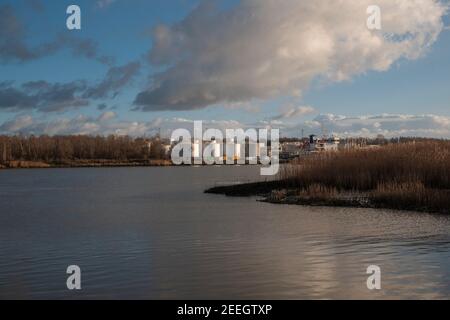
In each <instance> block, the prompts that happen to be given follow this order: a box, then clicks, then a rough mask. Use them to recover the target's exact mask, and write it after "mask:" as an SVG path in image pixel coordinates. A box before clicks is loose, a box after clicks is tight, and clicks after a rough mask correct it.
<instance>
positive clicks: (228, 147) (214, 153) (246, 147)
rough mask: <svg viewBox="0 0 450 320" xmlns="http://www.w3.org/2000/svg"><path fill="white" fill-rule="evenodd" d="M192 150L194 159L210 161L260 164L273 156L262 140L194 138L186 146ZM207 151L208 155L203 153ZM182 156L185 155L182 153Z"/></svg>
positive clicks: (170, 149)
mask: <svg viewBox="0 0 450 320" xmlns="http://www.w3.org/2000/svg"><path fill="white" fill-rule="evenodd" d="M174 144H175V143H174V142H172V143H171V145H169V146H168V147H169V148H168V150H169V152H171V151H172V148H173V147H174ZM184 147H185V149H186V150H187V149H189V148H190V150H191V157H192V159H194V160H195V159H203V160H205V161H208V162H218V163H222V162H223V163H231V162H233V163H236V162H244V161H245V163H249V164H258V163H260V162H261V161H262V160H266V159H267V158H270V157H271V156H272V152H271V148H270V145H269V146H268V145H267V144H266V143H262V142H249V141H246V142H245V143H244V144H241V143H226V142H222V141H217V140H213V141H199V140H193V141H191V144H190V145H189V144H187V145H185V146H184ZM204 152H206V156H205V155H204V154H203V153H204ZM181 156H183V155H182V154H181Z"/></svg>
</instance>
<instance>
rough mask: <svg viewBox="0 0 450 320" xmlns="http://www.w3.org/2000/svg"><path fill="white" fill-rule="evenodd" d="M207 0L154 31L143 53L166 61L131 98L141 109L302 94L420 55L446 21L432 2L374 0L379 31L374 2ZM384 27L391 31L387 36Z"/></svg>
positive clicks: (441, 9)
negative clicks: (225, 2)
mask: <svg viewBox="0 0 450 320" xmlns="http://www.w3.org/2000/svg"><path fill="white" fill-rule="evenodd" d="M217 2H218V1H215V0H204V1H202V2H201V4H200V5H199V6H198V7H197V8H196V9H195V10H194V11H193V12H192V13H191V14H190V15H189V16H188V17H187V18H185V19H184V20H183V21H181V22H180V23H177V24H175V25H172V26H168V25H160V26H158V27H157V28H155V30H154V39H153V48H152V51H151V52H150V55H149V57H150V60H151V62H152V63H153V64H155V65H160V66H169V67H167V69H166V70H165V71H163V72H161V73H160V74H157V75H156V76H155V77H154V78H153V82H152V84H151V86H150V88H148V89H147V90H145V91H143V92H141V93H140V94H139V95H138V96H137V98H136V101H135V103H136V104H137V106H138V107H139V108H141V109H142V110H145V111H153V110H164V109H171V110H190V109H198V108H203V107H206V106H209V105H214V104H218V103H235V102H246V101H252V100H254V99H268V98H273V97H277V96H282V95H290V96H300V95H301V94H302V92H303V91H305V90H306V89H307V88H308V86H309V85H310V83H311V81H312V80H313V79H315V78H317V77H319V78H323V79H326V80H328V81H344V80H348V79H351V78H352V77H353V76H355V75H359V74H363V73H365V72H367V71H370V70H375V71H386V70H388V69H389V68H390V67H391V66H392V64H393V63H394V62H396V61H399V60H400V59H401V58H406V59H417V58H419V57H421V56H422V55H423V54H425V53H426V52H427V50H428V49H429V47H430V46H431V45H432V44H433V43H434V42H435V41H436V39H437V37H438V35H439V34H440V33H441V31H442V30H443V28H444V25H443V22H442V18H443V16H444V15H445V14H446V7H445V6H444V4H443V3H442V2H440V1H438V0H378V1H377V5H379V6H380V7H381V9H382V26H383V30H382V31H381V32H378V31H370V30H368V28H367V27H366V20H367V18H368V16H367V13H366V9H367V7H368V6H369V5H372V4H373V1H372V0H358V1H329V0H316V1H310V0H264V1H261V0H242V1H240V2H239V4H237V5H236V6H235V7H233V8H228V9H220V6H219V5H218V4H217ZM386 35H389V36H386Z"/></svg>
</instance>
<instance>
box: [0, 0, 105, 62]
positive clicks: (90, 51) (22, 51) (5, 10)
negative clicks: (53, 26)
mask: <svg viewBox="0 0 450 320" xmlns="http://www.w3.org/2000/svg"><path fill="white" fill-rule="evenodd" d="M37 3H39V2H37ZM0 17H1V18H0V63H8V62H27V61H32V60H36V59H39V58H41V57H44V56H47V55H51V54H54V53H56V52H58V51H60V50H63V49H69V50H71V52H72V54H73V55H75V56H81V57H85V58H88V59H93V60H97V61H98V62H100V63H103V64H106V65H112V64H113V62H114V59H113V58H112V57H110V56H105V55H100V54H99V53H98V52H97V51H98V50H97V43H96V42H95V41H93V40H90V39H81V38H77V37H74V36H72V35H68V34H60V35H58V36H56V37H55V38H54V39H53V40H52V41H49V42H46V43H42V44H40V45H37V46H34V47H31V46H29V45H28V44H27V42H26V37H27V32H26V31H27V30H26V29H25V27H24V25H23V23H22V21H20V19H19V18H18V17H17V15H16V12H15V11H14V9H13V7H12V6H10V5H8V4H4V5H0Z"/></svg>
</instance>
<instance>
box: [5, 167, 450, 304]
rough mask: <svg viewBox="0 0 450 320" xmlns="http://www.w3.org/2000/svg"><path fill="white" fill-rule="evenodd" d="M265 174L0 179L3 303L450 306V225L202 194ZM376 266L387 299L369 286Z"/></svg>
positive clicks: (10, 175) (433, 218) (431, 218)
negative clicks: (74, 281) (71, 280)
mask: <svg viewBox="0 0 450 320" xmlns="http://www.w3.org/2000/svg"><path fill="white" fill-rule="evenodd" d="M259 178H260V176H259V169H258V168H257V167H249V166H242V167H226V166H224V167H201V168H195V167H179V168H178V167H176V168H173V167H170V168H110V169H106V168H105V169H48V170H16V171H0V299H1V298H3V299H9V298H22V299H25V298H30V299H48V298H57V299H79V298H87V299H99V298H103V299H134V298H135V299H353V298H359V299H386V298H387V299H401V298H420V299H431V298H437V299H449V298H450V217H449V216H442V215H431V214H423V213H413V212H395V211H388V210H367V209H346V208H318V207H316V208H311V207H302V206H285V205H273V204H266V203H261V202H258V201H256V199H253V198H227V197H224V196H218V195H207V194H204V193H203V191H204V189H205V188H207V187H212V186H215V185H218V184H223V183H225V184H226V183H235V182H239V181H240V182H247V181H250V180H254V179H259ZM69 265H78V266H80V268H81V282H82V290H80V291H69V290H67V287H66V279H67V277H68V275H67V274H66V269H67V267H68V266H69ZM369 265H377V266H379V267H380V268H381V285H382V289H381V290H375V291H371V290H368V289H367V285H366V280H367V277H368V276H369V275H367V274H366V270H367V267H368V266H369Z"/></svg>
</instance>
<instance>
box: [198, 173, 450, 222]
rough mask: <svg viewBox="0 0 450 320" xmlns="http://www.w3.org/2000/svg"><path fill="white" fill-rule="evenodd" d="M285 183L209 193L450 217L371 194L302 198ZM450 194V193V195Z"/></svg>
mask: <svg viewBox="0 0 450 320" xmlns="http://www.w3.org/2000/svg"><path fill="white" fill-rule="evenodd" d="M284 185H285V184H284V182H283V181H268V182H255V183H247V184H240V185H230V186H220V187H213V188H209V189H207V190H205V193H207V194H216V195H225V196H227V197H261V198H262V199H258V200H257V201H260V202H265V203H271V204H278V205H299V206H312V207H340V208H360V209H387V210H395V211H411V212H421V213H429V214H450V208H449V209H444V210H442V209H434V208H429V207H416V206H412V205H411V206H398V205H392V203H388V202H382V201H373V200H372V199H371V194H370V193H367V192H366V193H364V192H342V193H338V194H335V195H333V196H318V197H314V196H302V195H299V190H297V189H289V190H288V189H285V188H282V186H284ZM449 193H450V191H449Z"/></svg>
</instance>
